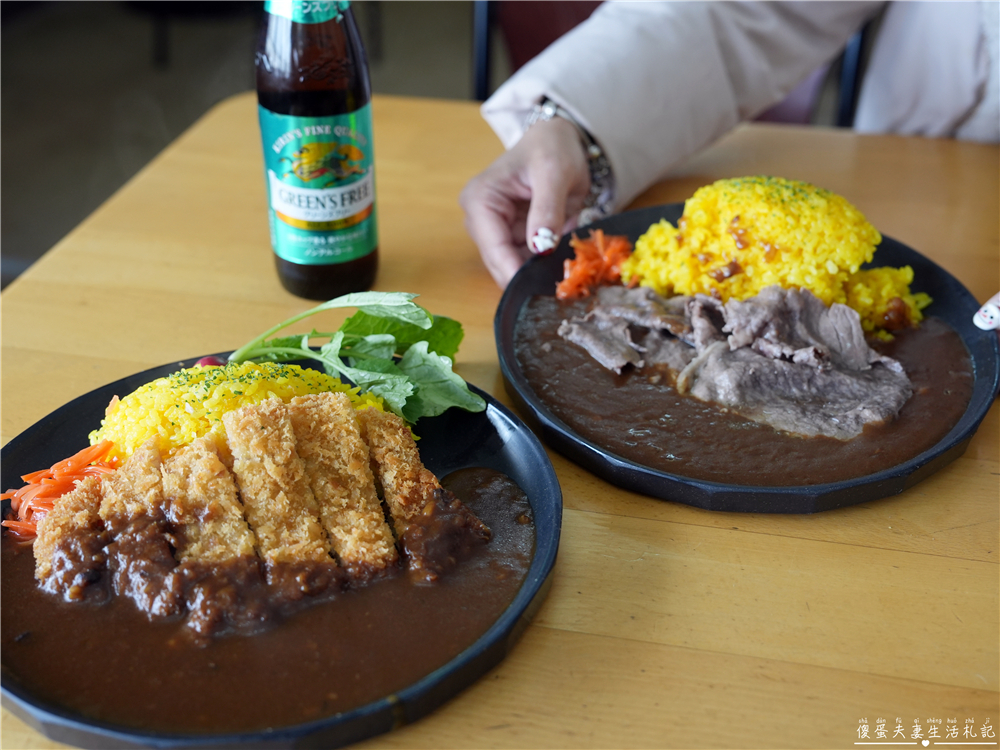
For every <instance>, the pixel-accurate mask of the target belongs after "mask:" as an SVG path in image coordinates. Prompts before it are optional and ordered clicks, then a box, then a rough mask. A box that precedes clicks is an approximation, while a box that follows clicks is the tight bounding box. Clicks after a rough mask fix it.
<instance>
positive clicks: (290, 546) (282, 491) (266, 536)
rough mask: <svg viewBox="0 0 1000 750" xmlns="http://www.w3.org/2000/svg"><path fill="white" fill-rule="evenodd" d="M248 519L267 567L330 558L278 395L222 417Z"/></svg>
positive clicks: (285, 408)
mask: <svg viewBox="0 0 1000 750" xmlns="http://www.w3.org/2000/svg"><path fill="white" fill-rule="evenodd" d="M222 421H223V423H224V424H225V426H226V437H227V441H228V443H229V449H230V450H231V451H232V454H233V459H234V464H233V473H234V474H235V475H236V482H237V484H238V485H239V489H240V494H241V496H242V497H243V507H244V508H245V509H246V518H247V521H249V522H250V528H251V529H253V532H254V534H255V535H256V537H257V547H258V552H259V553H260V555H261V557H262V558H263V559H264V561H265V562H267V563H268V565H274V564H277V563H302V562H330V561H332V558H331V557H330V543H329V540H328V539H327V537H326V533H325V532H324V531H323V526H322V525H321V524H320V520H319V507H318V505H317V503H316V498H315V496H314V495H313V491H312V489H311V488H310V487H309V479H308V477H307V476H306V470H305V462H304V461H303V460H302V458H301V457H300V456H299V454H298V451H297V450H296V448H295V433H294V431H293V430H292V422H291V418H290V417H289V415H288V409H287V407H286V406H285V404H284V403H282V401H281V400H280V399H276V398H273V399H268V400H267V401H264V402H263V403H260V404H255V405H249V406H244V407H241V408H239V409H236V410H235V411H231V412H228V413H227V414H225V415H224V416H223V417H222Z"/></svg>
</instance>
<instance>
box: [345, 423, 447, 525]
mask: <svg viewBox="0 0 1000 750" xmlns="http://www.w3.org/2000/svg"><path fill="white" fill-rule="evenodd" d="M358 422H359V423H360V424H361V436H362V438H363V439H364V441H365V443H367V444H368V451H369V454H370V456H371V465H372V470H373V471H374V474H375V477H376V478H377V479H378V481H379V484H380V485H381V487H382V496H383V497H384V498H385V502H386V505H388V506H389V513H390V515H391V516H392V523H393V527H394V528H395V529H396V536H397V538H398V537H401V536H403V534H405V533H406V529H407V528H408V527H409V525H410V524H411V523H412V522H413V521H414V519H416V518H417V517H419V516H420V515H421V514H422V513H423V512H424V508H425V507H426V506H427V504H428V503H432V502H434V490H437V489H440V488H441V483H440V482H438V479H437V477H436V476H434V474H433V473H432V472H431V471H429V470H428V469H426V468H424V465H423V463H422V462H421V460H420V452H419V451H418V450H417V444H416V442H415V441H414V439H413V435H412V433H411V432H410V428H409V427H407V426H406V422H404V421H403V420H402V419H400V418H399V417H397V416H396V415H395V414H392V413H390V412H383V411H379V410H378V409H362V410H361V411H359V412H358Z"/></svg>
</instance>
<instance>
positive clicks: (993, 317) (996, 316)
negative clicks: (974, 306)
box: [972, 302, 1000, 331]
mask: <svg viewBox="0 0 1000 750" xmlns="http://www.w3.org/2000/svg"><path fill="white" fill-rule="evenodd" d="M972 322H974V323H975V324H976V326H977V327H979V328H982V329H983V330H984V331H995V330H997V329H998V328H1000V307H997V305H995V304H993V303H992V302H987V303H986V304H985V305H983V306H982V307H980V308H979V311H978V312H977V313H976V314H975V316H974V317H973V318H972Z"/></svg>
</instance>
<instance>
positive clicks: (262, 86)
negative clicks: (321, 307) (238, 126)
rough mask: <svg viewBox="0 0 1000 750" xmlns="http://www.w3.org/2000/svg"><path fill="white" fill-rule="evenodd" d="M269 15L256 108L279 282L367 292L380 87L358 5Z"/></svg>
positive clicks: (276, 7) (295, 290) (321, 296)
mask: <svg viewBox="0 0 1000 750" xmlns="http://www.w3.org/2000/svg"><path fill="white" fill-rule="evenodd" d="M264 11H265V12H264V21H263V24H262V27H261V32H260V38H259V40H258V43H257V55H256V69H257V103H258V112H259V115H260V131H261V139H262V142H263V148H264V172H265V177H266V180H267V192H268V214H269V221H270V228H271V245H272V247H273V248H274V254H275V263H276V265H277V270H278V277H279V278H280V279H281V283H282V285H283V286H284V287H285V289H287V290H288V291H289V292H291V293H292V294H296V295H298V296H300V297H305V298H306V299H314V300H326V299H331V298H333V297H336V296H338V295H341V294H346V293H348V292H357V291H363V290H366V289H368V288H370V287H371V285H372V283H374V281H375V273H376V271H377V269H378V225H377V221H376V212H375V169H374V161H373V153H372V115H371V83H370V81H369V77H368V60H367V57H366V55H365V50H364V46H363V45H362V43H361V37H360V35H359V34H358V28H357V24H356V23H355V20H354V15H353V12H352V10H351V7H350V3H349V2H345V1H344V0H340V1H338V2H317V1H315V0H268V1H267V2H265V3H264Z"/></svg>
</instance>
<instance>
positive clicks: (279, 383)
mask: <svg viewBox="0 0 1000 750" xmlns="http://www.w3.org/2000/svg"><path fill="white" fill-rule="evenodd" d="M325 391H343V392H345V393H347V395H348V396H349V397H350V398H351V401H352V402H353V403H354V406H355V407H356V408H359V409H364V408H367V407H369V406H372V407H375V408H376V409H379V410H380V411H381V410H382V401H381V399H379V398H378V397H377V396H373V395H372V394H370V393H361V392H360V390H359V389H358V388H355V387H353V386H350V385H347V384H345V383H342V382H341V381H340V380H338V379H337V378H334V377H331V376H329V375H327V374H326V373H323V372H319V371H317V370H310V369H307V368H302V367H299V366H298V365H289V364H278V363H275V362H262V363H254V362H243V363H239V364H237V363H230V364H226V365H223V366H214V365H213V366H200V365H198V366H195V367H191V368H189V369H186V370H179V371H177V372H175V373H173V374H171V375H168V376H166V377H163V378H159V379H158V380H154V381H152V382H151V383H146V385H144V386H142V387H140V388H138V389H137V390H135V391H133V392H132V393H130V394H129V395H127V396H125V398H123V399H121V400H118V401H112V403H111V405H110V406H109V407H108V410H107V414H106V416H105V418H104V419H103V420H102V421H101V427H100V429H98V430H95V431H93V432H92V433H90V443H91V445H93V444H95V443H97V442H99V441H101V440H111V441H113V442H114V444H115V447H114V450H113V451H112V456H117V457H118V458H120V459H122V460H124V459H126V458H128V457H129V456H131V455H132V453H133V451H135V449H136V448H138V447H139V446H140V445H142V444H143V443H144V442H146V440H148V439H149V438H150V437H152V436H153V435H156V434H159V435H160V438H161V442H160V449H161V451H162V452H163V453H164V455H169V454H170V453H172V452H173V451H175V450H176V449H177V448H179V447H181V446H182V445H187V444H188V443H190V442H191V441H192V440H194V439H195V438H198V437H202V436H205V435H207V436H209V437H211V438H212V439H213V440H214V441H215V444H216V446H217V447H218V448H219V451H220V453H221V454H222V456H223V457H224V458H228V457H229V449H228V447H227V446H226V439H225V428H224V427H223V424H222V415H223V414H225V413H226V412H228V411H232V410H233V409H238V408H239V407H241V406H245V405H247V404H258V403H260V402H262V401H265V400H267V399H269V398H274V397H277V398H280V399H281V400H282V401H285V402H286V403H287V402H288V401H291V400H292V398H294V397H295V396H304V395H306V394H310V393H323V392H325Z"/></svg>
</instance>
